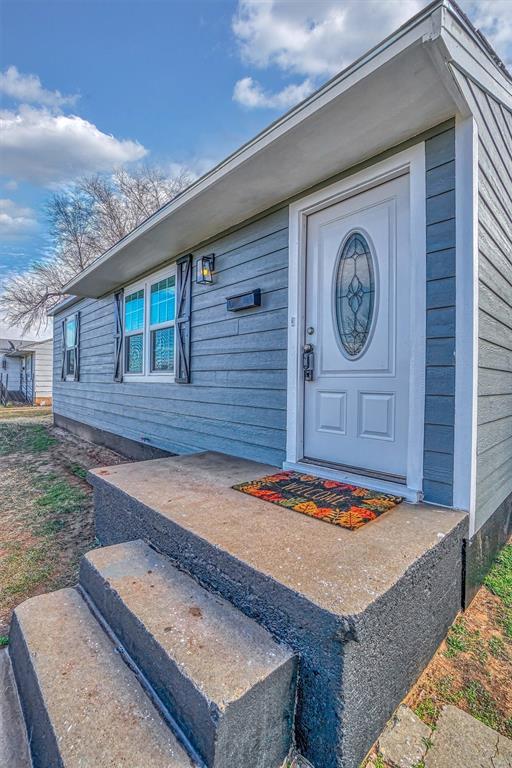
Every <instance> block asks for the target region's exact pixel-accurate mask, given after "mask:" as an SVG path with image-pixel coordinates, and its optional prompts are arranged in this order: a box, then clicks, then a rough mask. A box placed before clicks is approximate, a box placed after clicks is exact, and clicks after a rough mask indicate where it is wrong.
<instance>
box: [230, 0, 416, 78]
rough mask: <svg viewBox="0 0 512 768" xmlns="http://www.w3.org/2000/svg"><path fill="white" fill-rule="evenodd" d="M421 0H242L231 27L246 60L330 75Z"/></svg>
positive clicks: (397, 23)
mask: <svg viewBox="0 0 512 768" xmlns="http://www.w3.org/2000/svg"><path fill="white" fill-rule="evenodd" d="M422 5H423V3H422V2H421V0H400V2H383V1H382V0H366V1H365V2H350V0H349V1H348V2H347V0H343V1H342V2H340V0H317V2H292V3H291V2H288V0H240V2H239V6H238V11H237V14H236V16H235V18H234V19H233V31H234V33H235V36H236V38H237V40H238V43H239V47H240V52H241V55H242V58H243V60H244V61H246V62H247V63H249V64H253V65H255V66H256V67H260V68H266V67H269V66H271V65H275V66H277V67H279V68H280V69H281V70H284V71H285V72H290V73H294V74H299V75H307V76H309V77H326V76H330V75H333V74H335V73H336V72H339V71H340V70H341V69H343V67H345V66H346V65H347V64H349V63H351V62H352V61H353V60H354V59H356V58H357V57H358V56H359V55H360V54H361V53H363V52H364V51H365V50H367V49H368V48H371V46H372V45H374V44H375V43H377V42H378V41H379V40H381V39H382V38H383V37H385V35H386V34H388V33H389V32H391V31H392V30H393V29H395V28H396V27H398V26H400V24H403V22H404V21H406V20H407V19H408V18H410V16H412V15H413V14H414V13H416V12H417V11H418V10H419V9H420V8H421V6H422Z"/></svg>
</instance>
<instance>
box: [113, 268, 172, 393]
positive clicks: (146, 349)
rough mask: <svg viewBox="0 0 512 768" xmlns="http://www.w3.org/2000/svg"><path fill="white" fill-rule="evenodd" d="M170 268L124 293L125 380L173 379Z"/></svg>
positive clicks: (127, 289)
mask: <svg viewBox="0 0 512 768" xmlns="http://www.w3.org/2000/svg"><path fill="white" fill-rule="evenodd" d="M175 313H176V274H175V270H174V268H173V269H172V270H167V271H165V272H160V273H158V274H157V275H152V276H150V277H148V278H147V279H146V280H145V281H144V282H143V283H137V284H136V285H134V286H131V287H128V288H126V289H125V292H124V374H125V378H126V380H147V379H151V380H160V381H162V380H166V379H169V378H170V379H171V380H172V379H173V378H174V348H175V344H174V319H175Z"/></svg>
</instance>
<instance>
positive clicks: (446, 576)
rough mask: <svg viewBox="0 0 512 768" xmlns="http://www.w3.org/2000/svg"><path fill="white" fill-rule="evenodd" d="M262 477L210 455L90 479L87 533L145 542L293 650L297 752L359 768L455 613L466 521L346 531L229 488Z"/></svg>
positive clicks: (448, 514)
mask: <svg viewBox="0 0 512 768" xmlns="http://www.w3.org/2000/svg"><path fill="white" fill-rule="evenodd" d="M272 471H275V468H273V467H268V466H265V465H261V464H256V463H254V462H249V461H244V460H240V459H235V458H231V457H228V456H224V455H222V454H215V453H204V454H196V455H194V456H187V457H173V458H167V459H159V460H155V461H148V462H143V463H139V464H135V465H127V464H124V465H119V466H116V467H109V468H106V469H98V470H94V471H93V472H92V473H90V479H91V481H92V483H93V485H94V488H95V504H96V524H97V535H98V537H99V539H100V540H101V542H102V543H103V544H114V543H118V542H122V541H127V540H133V539H139V538H140V539H143V540H145V541H148V542H150V543H151V544H152V546H154V547H155V548H157V549H158V550H160V551H161V552H163V553H165V554H166V555H167V556H168V557H169V558H170V559H171V561H172V562H173V563H174V564H175V565H177V566H178V567H179V568H180V569H182V570H184V571H186V572H188V573H189V574H191V575H192V576H194V578H195V579H196V580H197V581H198V582H200V583H201V584H202V585H204V586H206V587H207V588H208V589H209V590H212V591H215V592H218V593H219V594H221V595H222V596H223V597H224V598H226V599H227V600H229V601H230V602H231V603H232V604H233V605H234V606H236V607H237V608H238V609H239V610H241V611H242V612H243V613H245V614H246V615H247V616H250V617H251V618H253V619H255V620H256V621H258V622H259V623H260V624H261V625H262V626H264V627H265V628H266V629H268V630H269V631H270V633H271V634H272V635H273V636H274V637H275V638H276V639H278V640H279V641H281V642H284V643H286V644H287V645H288V646H289V647H290V648H291V649H293V651H294V652H295V653H297V654H298V656H299V689H298V701H297V710H296V724H295V738H296V744H297V747H298V749H299V750H300V751H301V752H302V754H303V755H304V756H305V757H306V758H307V759H308V760H309V761H310V762H312V763H313V764H314V765H315V766H316V768H334V767H336V768H356V767H357V766H358V765H359V763H360V761H361V760H362V758H363V757H364V755H365V753H366V751H367V750H368V748H369V747H370V746H371V744H372V743H373V741H374V740H375V738H376V737H377V736H378V734H379V733H380V731H381V730H382V728H383V726H384V724H385V723H386V721H387V719H388V718H389V716H390V715H391V713H392V712H393V710H394V709H395V707H396V706H397V705H398V703H399V702H400V700H401V699H402V698H403V696H404V695H405V693H406V692H407V691H408V689H409V688H410V686H411V685H412V684H413V683H414V681H415V680H416V678H417V677H418V676H419V674H420V673H421V671H422V670H423V668H424V667H425V665H426V664H427V662H428V661H429V660H430V658H431V657H432V655H433V653H434V652H435V650H436V648H437V646H438V645H439V643H440V642H441V640H442V639H443V637H444V635H445V634H446V631H447V629H448V627H449V625H450V624H451V622H452V621H453V619H454V617H455V615H456V613H457V612H458V610H459V609H460V606H461V594H462V584H461V574H462V542H463V538H464V537H465V536H467V519H466V517H465V516H464V515H462V514H460V513H457V512H452V511H448V510H445V509H436V508H435V507H431V506H428V505H408V504H402V505H399V506H397V507H395V508H394V509H393V510H391V511H390V512H388V513H386V514H385V515H383V516H381V517H380V518H378V520H376V521H374V522H372V523H370V524H369V525H367V526H364V527H363V528H361V529H359V530H358V531H355V532H352V531H347V530H345V529H342V528H338V527H334V526H330V525H327V524H326V523H323V522H321V521H318V520H314V519H311V518H308V517H306V516H303V515H300V514H298V513H296V512H294V511H292V510H287V509H284V508H282V507H278V506H276V505H273V504H269V503H267V502H263V501H260V500H258V499H255V498H253V497H250V496H246V495H244V494H241V493H239V492H237V491H234V490H232V488H231V486H232V485H233V484H235V483H240V482H244V481H246V480H250V479H254V478H257V477H260V476H262V475H264V474H268V473H269V472H272Z"/></svg>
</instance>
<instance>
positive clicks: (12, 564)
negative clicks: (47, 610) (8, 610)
mask: <svg viewBox="0 0 512 768" xmlns="http://www.w3.org/2000/svg"><path fill="white" fill-rule="evenodd" d="M6 549H7V554H6V555H5V556H4V557H3V558H2V563H1V564H0V582H1V584H2V587H1V589H0V602H1V601H3V600H4V599H5V598H7V597H16V596H18V595H25V594H26V593H28V592H30V591H32V590H33V589H34V587H36V586H37V585H38V584H39V583H40V582H41V581H44V580H45V579H48V578H49V577H50V576H51V575H52V573H53V568H54V565H53V558H52V557H51V553H50V548H49V546H48V544H47V543H46V542H38V543H36V544H34V545H33V546H31V547H23V546H22V545H21V543H20V542H11V543H10V544H8V545H7V546H6Z"/></svg>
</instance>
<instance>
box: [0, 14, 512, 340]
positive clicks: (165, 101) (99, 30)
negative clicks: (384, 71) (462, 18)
mask: <svg viewBox="0 0 512 768" xmlns="http://www.w3.org/2000/svg"><path fill="white" fill-rule="evenodd" d="M425 4H426V3H425V0H238V2H237V0H57V1H56V0H1V3H0V291H1V286H2V281H3V280H5V279H6V278H7V277H8V276H9V275H10V274H13V273H15V272H19V271H23V270H25V269H26V268H27V267H28V266H29V265H30V263H31V262H33V261H34V260H38V259H40V258H44V257H45V256H47V255H48V252H49V246H50V243H49V239H48V233H47V225H46V221H45V214H44V204H45V200H46V199H47V198H48V196H49V195H50V194H51V193H52V192H54V191H56V190H59V189H61V188H62V187H65V186H66V185H68V184H70V183H72V182H73V179H75V178H77V177H78V176H80V175H83V174H93V173H109V172H110V171H111V170H112V169H113V168H116V167H121V166H124V167H128V168H129V167H133V166H135V165H136V164H137V163H141V162H148V163H154V164H158V165H160V166H161V167H162V168H163V169H164V170H165V171H166V172H168V173H169V174H172V173H173V172H176V170H177V169H182V168H184V169H187V170H188V171H189V172H190V173H191V174H192V175H193V176H198V175H201V174H202V173H204V172H205V171H207V170H208V169H209V168H210V167H212V166H213V165H214V164H216V163H217V162H219V161H220V160H222V158H223V157H225V156H226V155H227V154H229V153H230V152H231V151H233V150H234V149H236V148H237V147H238V146H240V145H241V144H242V143H243V142H245V141H247V140H248V139H250V138H251V137H252V136H254V135H255V134H256V133H257V132H258V131H259V130H261V129H262V128H264V127H265V126H266V125H267V124H268V123H270V122H271V121H272V120H274V119H275V118H276V117H278V116H279V115H280V114H282V113H283V112H284V111H286V110H287V109H288V108H290V107H291V106H293V104H295V103H297V102H298V101H300V100H302V99H303V98H305V97H306V96H307V95H308V94H309V93H311V92H312V91H313V90H314V89H316V88H318V87H319V86H320V85H321V84H322V83H323V82H325V80H327V79H328V78H329V77H331V76H332V75H334V74H335V73H336V72H338V71H340V70H341V69H343V68H344V67H345V66H347V65H348V64H350V63H351V62H352V61H353V60H354V59H355V58H357V57H358V56H360V55H361V54H362V53H364V52H365V51H366V50H368V49H369V48H371V47H372V46H373V45H375V44H376V43H378V42H379V40H381V39H382V38H384V37H385V36H386V35H388V34H390V33H391V32H393V30H394V29H396V28H397V27H398V26H400V24H402V23H404V22H405V21H406V20H407V19H408V18H410V17H411V16H412V15H414V14H415V13H416V12H418V11H419V10H420V9H421V8H422V7H423V6H424V5H425ZM460 4H461V5H462V7H463V9H464V10H465V11H466V13H468V15H469V16H470V17H471V19H472V20H473V22H474V23H475V24H476V25H477V26H478V27H480V28H481V29H482V31H483V32H484V33H485V34H486V35H487V36H488V37H489V39H490V40H491V42H492V44H493V45H494V46H495V48H496V50H497V52H498V53H499V55H500V56H501V57H502V58H503V59H504V60H505V61H506V62H508V64H509V65H511V64H512V0H462V2H460ZM4 330H5V329H4ZM1 334H2V322H1V318H0V335H1Z"/></svg>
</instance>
